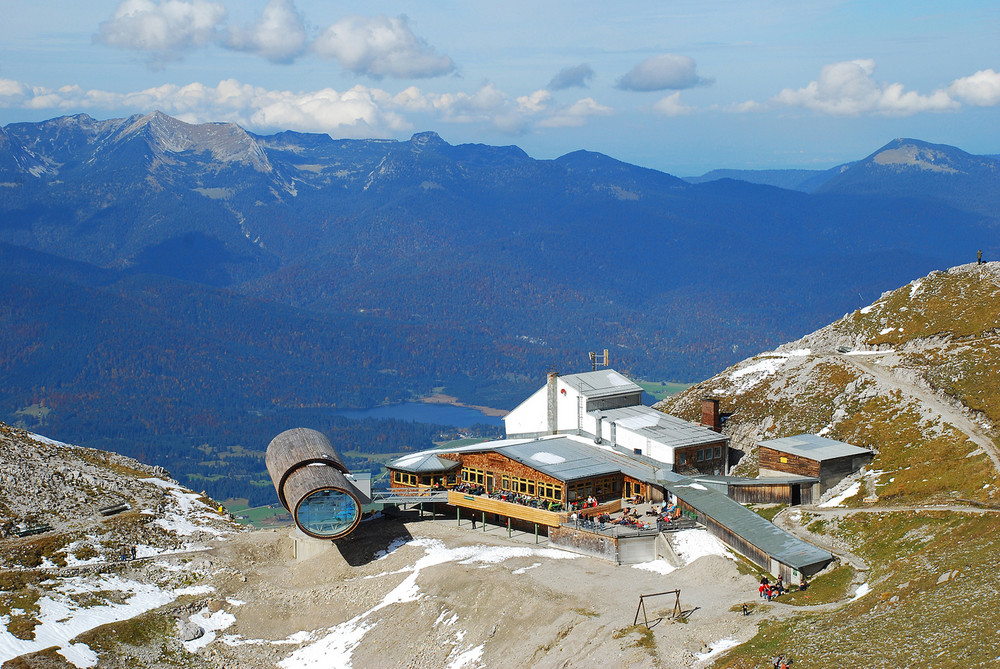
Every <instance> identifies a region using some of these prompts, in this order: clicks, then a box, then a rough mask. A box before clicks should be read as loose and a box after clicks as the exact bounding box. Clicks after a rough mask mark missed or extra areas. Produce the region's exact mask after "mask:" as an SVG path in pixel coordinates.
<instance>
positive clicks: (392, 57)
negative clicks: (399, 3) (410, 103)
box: [313, 16, 455, 79]
mask: <svg viewBox="0 0 1000 669" xmlns="http://www.w3.org/2000/svg"><path fill="white" fill-rule="evenodd" d="M313 50H314V51H315V52H316V54H317V55H319V56H321V57H324V58H333V59H336V60H337V62H339V63H340V64H341V66H343V67H344V68H345V69H347V70H350V71H351V72H354V73H356V74H366V75H368V76H370V77H373V78H375V79H381V78H382V77H397V78H409V77H417V78H422V77H437V76H440V75H442V74H447V73H449V72H451V71H452V70H454V69H455V64H454V63H453V62H452V60H451V58H449V57H448V56H442V55H438V53H437V52H435V51H434V49H433V48H432V47H431V46H429V45H428V44H427V42H425V41H424V40H423V39H421V38H419V37H417V36H416V35H414V34H413V31H412V30H410V26H409V20H408V19H407V18H406V17H405V16H400V17H398V18H390V17H388V16H375V17H365V16H349V17H347V18H344V19H341V20H340V21H337V22H336V23H334V24H333V25H332V26H330V27H329V28H327V29H326V30H324V31H323V33H322V34H321V35H320V36H319V37H318V38H316V41H315V42H314V43H313Z"/></svg>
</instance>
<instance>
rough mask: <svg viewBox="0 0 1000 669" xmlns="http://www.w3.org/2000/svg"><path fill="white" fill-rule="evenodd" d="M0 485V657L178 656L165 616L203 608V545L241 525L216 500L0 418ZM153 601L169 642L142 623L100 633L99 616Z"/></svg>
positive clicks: (116, 616)
mask: <svg viewBox="0 0 1000 669" xmlns="http://www.w3.org/2000/svg"><path fill="white" fill-rule="evenodd" d="M0 491H2V495H0V530H2V531H0V663H2V664H3V666H4V667H9V666H51V667H57V666H78V667H82V666H95V664H97V663H98V660H99V659H100V660H101V663H100V666H106V665H107V663H108V662H109V661H110V659H109V658H125V657H130V656H136V657H142V658H145V659H143V660H142V662H140V663H139V665H138V666H142V664H150V665H156V664H157V663H159V662H160V660H161V659H163V658H166V657H168V656H170V655H171V654H178V655H183V648H182V645H181V643H182V642H181V640H180V639H179V638H178V637H175V635H174V631H173V621H174V618H177V619H180V620H183V619H184V618H185V617H186V614H190V613H192V612H193V611H198V610H200V609H201V608H202V607H203V604H204V599H205V598H204V595H206V594H207V593H210V592H212V591H213V590H214V586H211V585H209V584H208V583H206V580H207V579H208V577H209V576H210V575H212V573H213V572H211V571H210V568H211V562H210V560H208V559H206V551H207V550H208V547H209V546H208V544H211V543H214V542H218V541H220V540H225V539H226V537H228V536H232V535H233V534H234V533H236V532H238V531H239V527H238V526H237V525H236V524H235V523H233V522H232V520H231V519H230V518H229V515H228V514H227V513H221V512H220V511H219V509H218V505H217V504H216V503H214V502H212V500H210V499H208V498H206V497H204V496H203V495H200V494H198V493H193V492H191V491H189V490H186V489H184V488H182V487H181V486H180V485H179V484H177V482H175V481H173V480H171V479H170V477H169V476H168V475H167V473H166V472H165V471H164V470H163V469H162V468H159V467H149V466H146V465H143V464H141V463H139V462H137V461H135V460H132V459H130V458H126V457H123V456H120V455H116V454H113V453H107V452H103V451H97V450H94V449H88V448H78V447H74V446H69V445H67V444H62V443H59V442H54V441H51V440H49V439H46V438H44V437H40V436H38V435H34V434H31V433H29V432H25V431H24V430H19V429H16V428H12V427H10V426H8V425H6V424H3V423H0ZM111 507H116V512H115V513H112V514H102V513H101V510H102V509H105V510H107V509H109V508H111ZM157 610H162V611H166V612H169V615H164V616H161V618H160V619H158V621H157V622H158V624H160V626H161V627H162V626H163V623H164V621H166V627H167V628H169V636H168V637H167V638H169V639H171V641H172V644H166V645H153V646H151V647H150V646H148V645H147V644H146V643H145V642H144V641H142V639H141V638H140V637H143V636H144V635H146V634H147V633H149V632H150V629H147V628H146V626H145V625H141V627H142V629H141V630H140V629H137V628H136V629H132V632H131V633H130V634H129V635H127V636H125V632H127V630H120V633H121V634H122V635H123V636H122V638H121V644H116V643H114V641H113V640H112V639H109V638H107V636H106V632H107V630H106V627H107V625H110V624H114V623H118V622H120V621H136V620H146V619H147V618H146V616H148V615H149V614H148V613H147V612H149V611H157ZM135 624H138V623H134V625H135ZM154 627H155V625H154ZM94 630H104V632H94ZM189 634H190V635H192V636H198V635H200V630H198V631H191V630H189ZM88 635H89V636H90V637H92V638H91V640H90V641H82V639H83V638H84V637H87V636H88ZM95 635H96V636H95ZM112 646H114V647H115V648H114V649H113V650H111V648H112ZM125 646H128V647H129V648H133V650H134V652H133V651H128V652H125V651H123V650H122V648H124V647H125ZM130 653H131V655H130ZM22 656H26V657H29V658H34V659H31V660H29V659H24V657H22ZM18 657H21V658H22V659H20V660H15V658H18ZM117 661H118V660H117V659H116V660H115V662H117ZM67 662H69V665H67ZM122 662H124V663H125V664H128V662H125V660H124V659H123V660H122ZM25 663H27V664H25ZM108 666H114V664H111V665H108Z"/></svg>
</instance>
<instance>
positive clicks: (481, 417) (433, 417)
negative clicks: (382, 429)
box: [334, 402, 503, 427]
mask: <svg viewBox="0 0 1000 669" xmlns="http://www.w3.org/2000/svg"><path fill="white" fill-rule="evenodd" d="M334 413H336V414H337V415H338V416H344V417H346V418H356V419H359V420H361V419H365V418H395V419H396V420H405V421H409V422H411V423H436V424H438V425H453V426H454V427H469V426H471V425H473V424H474V423H481V424H484V425H498V426H500V427H503V419H501V418H499V417H498V416H487V415H486V414H484V413H483V412H481V411H478V410H476V409H469V408H467V407H456V406H452V405H450V404H428V403H427V402H404V403H402V404H389V405H386V406H380V407H374V408H372V409H340V410H337V411H335V412H334Z"/></svg>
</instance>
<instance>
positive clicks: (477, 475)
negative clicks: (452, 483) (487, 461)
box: [462, 467, 486, 484]
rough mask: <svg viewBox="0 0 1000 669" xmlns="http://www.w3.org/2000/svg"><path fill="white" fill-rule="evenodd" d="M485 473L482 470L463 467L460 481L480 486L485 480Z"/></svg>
mask: <svg viewBox="0 0 1000 669" xmlns="http://www.w3.org/2000/svg"><path fill="white" fill-rule="evenodd" d="M484 474H485V472H483V470H482V469H475V468H473V467H465V468H464V469H462V479H463V480H464V481H465V482H466V483H478V484H482V483H483V481H485V480H486V477H485V475H484Z"/></svg>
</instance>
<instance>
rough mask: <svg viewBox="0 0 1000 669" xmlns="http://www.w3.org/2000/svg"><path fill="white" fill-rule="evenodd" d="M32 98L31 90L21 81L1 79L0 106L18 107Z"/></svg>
mask: <svg viewBox="0 0 1000 669" xmlns="http://www.w3.org/2000/svg"><path fill="white" fill-rule="evenodd" d="M30 96H31V89H30V88H28V87H27V86H25V85H24V84H22V83H21V82H20V81H14V80H13V79H0V105H2V106H4V107H18V106H20V105H22V104H24V101H25V100H27V99H28V98H29V97H30Z"/></svg>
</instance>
